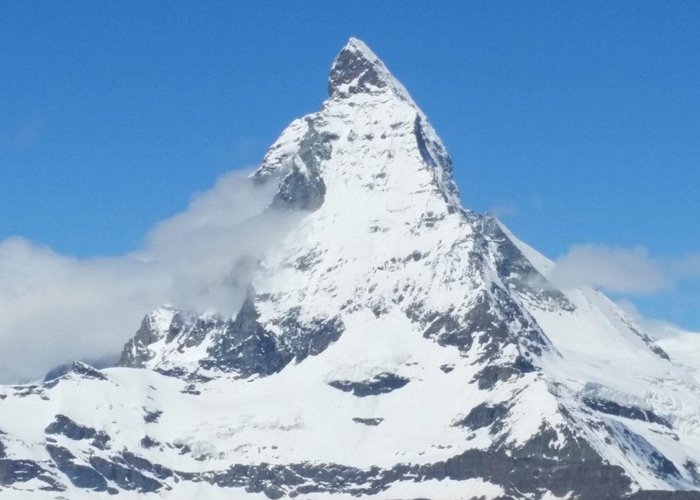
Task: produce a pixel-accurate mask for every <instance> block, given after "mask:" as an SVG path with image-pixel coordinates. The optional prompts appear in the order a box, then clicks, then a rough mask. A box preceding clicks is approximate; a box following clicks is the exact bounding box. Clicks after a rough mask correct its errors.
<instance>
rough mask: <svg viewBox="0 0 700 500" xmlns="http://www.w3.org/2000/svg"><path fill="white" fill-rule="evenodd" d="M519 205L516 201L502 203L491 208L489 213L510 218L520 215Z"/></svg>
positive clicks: (502, 217)
mask: <svg viewBox="0 0 700 500" xmlns="http://www.w3.org/2000/svg"><path fill="white" fill-rule="evenodd" d="M518 212H519V209H518V205H517V204H515V203H512V202H511V203H501V204H500V205H495V206H493V207H491V208H490V209H489V213H491V214H493V215H495V216H496V217H497V218H498V219H501V220H502V219H509V218H512V217H515V216H516V215H518Z"/></svg>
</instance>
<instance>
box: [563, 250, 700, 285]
mask: <svg viewBox="0 0 700 500" xmlns="http://www.w3.org/2000/svg"><path fill="white" fill-rule="evenodd" d="M698 278H700V253H698V254H690V255H687V256H684V257H656V256H652V255H650V253H649V251H648V250H646V249H645V248H642V247H635V248H622V247H610V246H606V245H592V244H586V245H575V246H573V247H571V248H570V249H569V251H568V252H567V253H566V254H565V255H563V256H562V257H560V258H559V259H557V261H556V265H555V267H554V268H553V270H552V272H551V274H550V280H551V281H552V282H553V283H554V284H555V285H557V286H560V287H563V288H573V287H577V286H584V285H588V286H596V287H600V288H603V289H605V290H608V291H610V292H616V293H623V294H625V293H627V294H645V293H656V292H660V291H663V290H666V289H668V288H670V287H672V286H673V285H675V284H676V283H678V282H679V281H682V280H686V279H698Z"/></svg>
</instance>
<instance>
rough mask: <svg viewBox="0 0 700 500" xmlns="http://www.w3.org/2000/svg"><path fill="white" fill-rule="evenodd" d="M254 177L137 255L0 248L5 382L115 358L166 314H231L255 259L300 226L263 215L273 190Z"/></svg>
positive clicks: (171, 222)
mask: <svg viewBox="0 0 700 500" xmlns="http://www.w3.org/2000/svg"><path fill="white" fill-rule="evenodd" d="M249 173H250V172H247V171H245V172H242V171H235V172H232V173H230V174H227V175H224V176H223V177H222V178H220V179H219V180H218V181H217V183H216V185H215V186H214V187H213V188H212V189H211V190H210V191H207V192H205V193H202V194H199V195H196V196H195V197H194V198H193V200H192V202H191V203H190V206H189V207H188V209H187V210H186V211H185V212H183V213H181V214H178V215H176V216H174V217H172V218H170V219H168V220H165V221H163V222H162V223H160V224H159V225H158V226H157V227H155V228H154V229H153V231H152V232H151V233H150V235H149V237H148V239H147V242H146V244H145V245H144V247H143V248H142V249H140V250H138V251H137V252H134V253H131V254H127V255H122V256H118V257H110V258H96V259H82V260H81V259H75V258H73V257H68V256H65V255H60V254H57V253H56V252H54V251H53V250H51V249H50V248H47V247H43V246H40V245H36V244H34V243H32V242H30V241H28V240H26V239H23V238H9V239H6V240H4V241H2V242H0V304H2V307H0V344H1V345H2V347H3V348H2V350H0V381H4V382H15V381H18V380H27V379H31V378H36V377H40V376H42V375H43V374H44V373H46V371H48V370H49V369H51V368H52V367H54V366H56V365H58V364H61V363H65V362H69V361H72V360H74V359H95V358H100V357H103V356H105V355H114V354H115V353H118V352H119V350H120V349H121V347H122V345H123V344H124V342H125V341H126V340H128V338H129V337H130V336H131V335H132V334H133V332H134V331H135V330H136V328H137V327H138V325H139V322H140V320H141V318H142V317H143V315H144V314H145V313H147V312H149V310H151V309H154V308H156V307H158V306H159V305H162V304H166V303H167V304H172V305H174V306H176V307H179V308H183V309H186V310H192V311H197V312H205V310H206V309H208V308H211V309H213V310H216V311H219V312H223V313H225V314H234V313H235V312H236V311H237V309H238V307H239V306H240V303H241V302H242V300H243V298H244V295H245V292H246V289H247V286H248V284H249V281H250V277H251V273H252V269H253V266H254V265H255V263H256V262H257V259H259V258H260V256H261V255H262V254H263V253H264V252H265V250H266V249H267V248H269V247H270V245H273V244H274V243H275V242H277V241H279V239H280V238H282V237H283V236H284V234H285V231H286V230H287V229H288V228H289V227H291V225H292V224H293V223H294V221H295V217H298V215H296V214H293V213H289V212H287V213H283V212H280V211H275V210H266V209H267V207H268V206H269V204H270V202H271V200H272V198H273V196H274V187H275V186H273V184H274V183H268V185H262V186H261V185H257V184H255V183H253V182H252V181H250V180H249V179H248V175H249Z"/></svg>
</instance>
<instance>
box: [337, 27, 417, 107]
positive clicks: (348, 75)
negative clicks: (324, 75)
mask: <svg viewBox="0 0 700 500" xmlns="http://www.w3.org/2000/svg"><path fill="white" fill-rule="evenodd" d="M385 91H391V92H393V93H395V95H396V96H397V97H399V98H401V99H404V100H407V101H412V99H411V98H410V96H409V95H408V92H407V91H406V89H405V88H404V86H403V85H401V83H399V81H398V80H397V79H396V78H394V76H393V75H392V74H391V73H390V72H389V70H388V69H387V67H386V65H385V64H384V63H383V62H382V61H381V59H379V57H377V55H376V54H375V53H374V52H372V50H371V49H370V48H369V47H368V46H367V45H366V44H365V43H364V42H363V41H362V40H359V39H357V38H354V37H351V38H350V40H349V41H348V43H347V44H346V45H345V47H343V49H342V50H341V51H340V53H339V54H338V55H337V56H336V58H335V60H334V61H333V65H332V66H331V73H330V76H329V78H328V96H329V97H331V98H333V97H335V98H346V97H349V96H351V95H354V94H358V93H366V94H370V95H372V94H378V93H382V92H385Z"/></svg>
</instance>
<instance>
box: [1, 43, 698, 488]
mask: <svg viewBox="0 0 700 500" xmlns="http://www.w3.org/2000/svg"><path fill="white" fill-rule="evenodd" d="M247 182H250V183H251V185H254V186H261V187H270V186H273V187H274V188H275V189H276V195H275V196H274V199H273V200H272V201H271V203H270V204H269V206H267V207H266V208H265V211H277V212H281V213H290V214H294V216H293V217H290V218H289V219H288V220H289V221H290V223H289V227H288V228H287V231H286V233H285V234H284V236H283V237H282V238H281V239H280V241H279V242H278V244H276V245H275V247H274V248H273V249H272V250H269V251H267V253H265V255H263V256H262V258H260V259H257V258H256V260H255V261H254V262H253V263H252V264H251V265H250V266H249V267H251V268H252V271H251V272H250V275H251V276H250V283H249V285H248V293H247V296H246V299H245V301H244V302H243V304H242V306H241V308H240V311H238V312H237V314H235V315H234V316H232V317H227V316H222V315H216V314H206V315H199V314H195V313H191V312H188V311H181V310H176V309H173V308H169V307H164V308H161V309H159V310H156V311H154V312H151V313H150V314H148V315H147V316H146V317H145V319H144V320H143V323H142V325H141V327H140V328H139V330H138V331H137V332H136V334H135V335H134V336H133V338H131V340H129V341H128V342H127V343H126V345H125V346H124V350H123V352H122V354H121V358H120V360H119V362H118V364H117V366H115V367H112V368H106V369H101V370H97V369H95V368H93V367H91V366H89V365H86V364H84V363H76V364H74V365H72V366H68V367H64V368H62V369H58V370H55V371H53V372H52V374H50V376H47V378H46V379H45V380H43V381H41V382H37V383H34V384H27V385H20V386H2V387H0V497H3V498H5V497H7V498H66V499H73V498H90V499H92V498H110V497H112V496H116V497H119V498H151V497H153V498H227V499H230V498H236V499H243V498H260V499H262V498H304V499H314V498H356V497H362V498H364V497H375V498H382V499H388V498H436V499H457V498H475V497H476V498H531V499H540V498H547V499H554V498H581V499H596V500H597V499H619V498H626V497H629V498H653V499H657V498H658V499H661V498H700V381H699V380H698V378H696V377H697V375H696V374H695V372H693V371H692V369H691V368H690V367H687V366H686V365H684V364H683V363H681V362H679V361H676V360H675V358H674V357H673V356H669V355H668V354H667V353H666V352H665V351H664V350H662V349H661V348H660V347H659V346H658V345H656V344H655V343H654V342H653V341H652V340H651V339H650V338H649V337H648V336H647V335H646V334H645V333H644V332H643V331H642V329H640V328H639V327H638V326H637V325H636V324H635V323H634V322H633V321H632V320H631V319H630V318H629V317H628V316H627V315H626V314H625V313H623V312H622V311H621V310H620V309H619V308H618V307H617V306H616V305H615V303H613V302H612V301H611V300H609V299H608V298H606V297H605V296H604V295H603V294H602V293H601V292H599V291H597V290H594V289H591V288H566V289H561V288H558V287H557V286H556V285H555V284H554V283H552V282H551V281H550V279H549V275H550V273H551V271H552V268H553V264H552V262H551V261H549V260H548V259H547V258H545V257H543V256H542V255H540V254H539V253H537V252H536V251H535V250H533V249H532V248H530V247H529V246H527V245H525V244H524V243H522V242H521V241H519V240H518V239H516V238H515V237H514V236H513V235H512V234H511V233H510V232H509V231H508V229H507V228H505V227H504V226H503V225H502V224H501V223H500V222H499V221H498V220H497V219H496V218H494V217H492V216H490V215H483V214H479V213H475V212H473V211H470V210H468V209H465V208H463V207H462V205H461V201H460V197H459V194H458V191H457V187H456V185H455V182H454V180H453V175H452V160H451V159H450V156H449V154H448V153H447V151H446V149H445V147H444V145H443V143H442V141H441V140H440V138H439V137H438V135H437V134H436V133H435V131H434V130H433V128H432V126H431V125H430V123H429V122H428V119H427V118H426V116H425V114H424V113H423V112H422V111H421V110H420V109H419V108H418V106H417V105H416V103H415V102H414V101H413V99H412V98H411V96H410V95H409V93H408V92H407V90H406V89H405V88H404V87H403V85H401V83H399V82H398V81H397V80H396V79H395V78H394V76H392V74H391V73H390V72H389V70H388V69H387V67H386V66H385V65H384V63H383V62H382V61H381V60H379V58H378V57H377V56H376V55H375V54H374V53H373V52H372V51H371V50H370V49H369V48H368V47H367V46H366V45H365V44H364V43H362V42H361V41H359V40H357V39H350V41H349V42H348V43H347V45H346V46H345V47H344V48H343V49H342V50H341V52H340V54H338V56H337V57H336V59H335V61H334V62H333V65H332V68H331V72H330V77H329V82H328V98H327V99H326V100H325V101H324V102H323V104H322V106H321V109H320V111H318V112H316V113H313V114H310V115H307V116H304V117H302V118H299V119H297V120H294V121H293V122H292V123H291V124H290V125H289V126H288V127H287V128H286V129H285V130H284V131H283V132H282V134H281V136H280V137H279V139H278V140H277V141H276V142H275V143H274V144H273V145H272V146H271V147H270V149H269V151H268V152H267V154H266V155H265V157H264V158H263V160H262V162H261V164H260V166H259V168H258V169H257V171H256V172H255V173H254V174H253V175H252V176H251V177H250V178H249V179H248V180H247Z"/></svg>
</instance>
